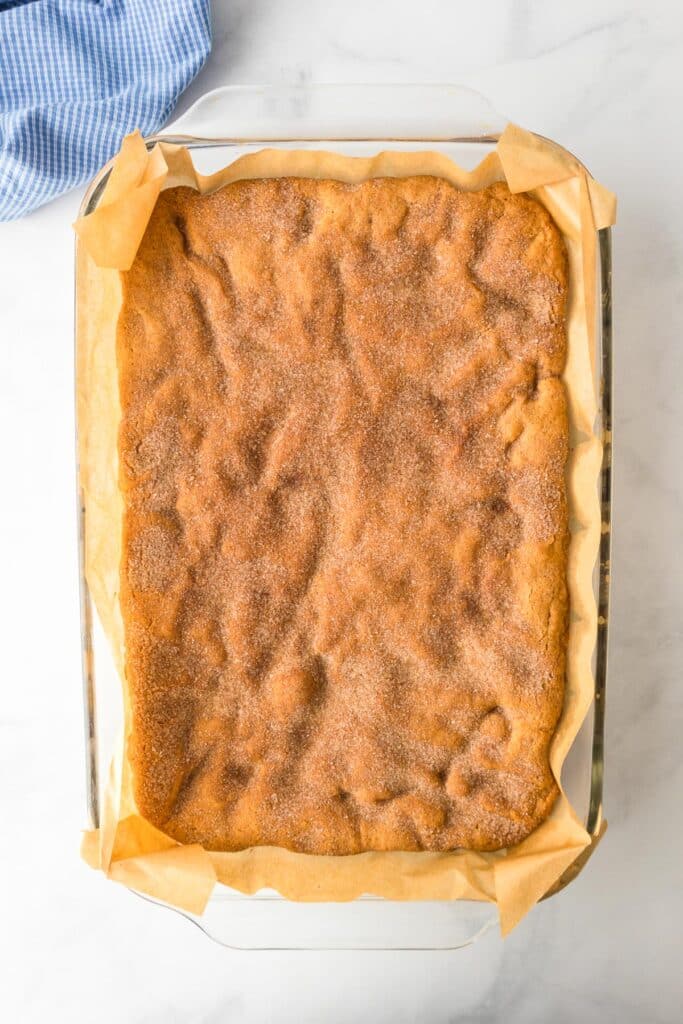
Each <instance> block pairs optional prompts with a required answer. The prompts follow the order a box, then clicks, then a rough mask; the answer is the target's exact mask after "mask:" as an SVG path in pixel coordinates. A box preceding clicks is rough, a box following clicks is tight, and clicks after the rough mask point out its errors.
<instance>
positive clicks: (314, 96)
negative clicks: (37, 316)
mask: <svg viewBox="0 0 683 1024" xmlns="http://www.w3.org/2000/svg"><path fill="white" fill-rule="evenodd" d="M505 123H506V119H505V118H503V117H501V116H500V115H499V114H497V113H496V112H495V111H493V110H492V108H491V107H490V106H489V104H488V103H487V102H486V101H485V100H484V99H483V97H481V96H479V95H478V94H477V93H473V92H471V91H470V90H466V89H463V88H460V87H458V86H452V85H420V86H413V85H399V86H386V85H381V86H376V85H372V86H371V85H367V86H366V85H315V86H313V85H306V86H303V85H302V86H294V87H288V88H281V87H273V86H262V87H259V86H229V87H226V88H223V89H217V90H215V91H214V92H211V93H208V94H207V95H205V96H204V97H202V98H201V99H200V100H199V101H198V102H197V103H196V104H195V105H194V106H193V107H192V108H191V109H190V110H189V111H188V112H187V113H186V114H184V115H183V116H182V117H181V118H180V119H179V120H178V121H176V122H175V123H174V124H172V125H170V126H169V127H168V128H167V129H166V130H165V131H164V132H162V133H160V134H159V135H155V136H153V137H151V138H149V139H147V140H146V142H147V145H148V147H152V146H153V145H154V144H155V143H157V142H159V141H164V142H171V143H180V144H182V145H184V146H187V147H188V148H189V149H190V150H192V156H193V159H194V162H195V165H196V166H197V167H198V169H199V170H200V171H201V172H202V173H204V174H208V173H210V172H212V171H215V170H217V169H219V168H221V167H224V166H225V165H227V164H229V163H231V162H232V161H233V160H235V159H237V158H238V157H240V156H242V155H244V154H246V153H250V152H254V151H256V150H259V149H262V148H263V147H264V146H268V147H274V148H290V147H294V146H295V147H296V148H299V149H301V148H309V147H310V148H317V149H331V150H334V151H336V152H340V153H343V154H345V155H349V156H366V155H369V154H373V153H376V152H377V151H379V150H387V149H398V150H408V149H416V150H417V149H425V148H428V149H430V150H436V151H437V152H441V153H443V154H445V155H447V156H449V157H450V158H451V159H452V160H454V161H455V162H456V163H458V164H460V165H461V166H464V167H467V168H472V167H474V166H476V164H478V163H479V162H480V161H481V160H482V159H483V157H484V156H485V155H486V154H487V153H488V152H490V151H491V150H492V149H493V148H494V147H495V145H496V142H497V139H498V137H499V134H500V132H501V131H502V130H503V128H504V126H505ZM110 172H111V163H110V164H107V165H106V166H105V167H104V168H102V170H101V171H100V172H99V173H98V174H97V176H96V177H95V178H94V179H93V181H92V182H91V183H90V185H89V187H88V189H87V191H86V193H85V196H84V198H83V201H82V203H81V208H80V211H79V216H83V215H85V214H88V213H90V212H92V211H93V210H94V209H95V208H96V207H97V204H98V202H99V199H100V197H101V195H102V191H103V189H104V186H105V184H106V182H107V180H108V177H109V174H110ZM598 234H599V261H598V267H597V280H596V288H597V294H598V295H600V296H601V302H600V303H598V304H597V308H598V321H599V322H598V324H597V325H596V326H597V330H596V336H597V342H598V349H597V353H596V360H595V367H596V378H597V379H596V381H595V387H596V394H597V396H598V409H599V412H598V422H597V423H596V428H595V429H596V433H597V435H598V436H599V437H601V438H602V441H603V461H602V469H601V474H600V481H599V488H600V498H601V505H602V536H601V543H600V552H599V559H598V561H597V563H596V567H595V573H594V584H595V593H596V598H597V602H598V632H597V638H596V647H595V654H594V675H595V699H594V702H593V706H592V708H591V711H590V712H589V714H588V716H587V718H586V721H585V722H584V724H583V726H582V728H581V730H580V732H579V734H578V736H577V738H576V740H575V742H574V745H573V747H572V750H571V751H570V753H569V755H568V757H567V759H566V761H565V764H564V767H563V772H562V781H563V784H564V786H565V789H566V791H567V795H568V796H569V798H570V800H571V802H572V804H573V806H574V808H575V809H576V811H577V813H578V815H579V816H580V818H581V820H582V821H583V823H584V825H585V827H586V830H587V832H588V833H589V834H590V835H591V837H592V838H593V843H592V844H591V846H589V847H588V848H587V850H586V851H584V853H583V854H581V856H580V857H579V858H578V860H577V861H576V862H575V863H574V864H572V865H571V867H570V868H569V869H568V870H567V871H566V872H565V873H564V875H563V876H562V877H561V878H560V879H559V880H558V882H557V883H556V884H555V885H554V886H553V888H552V889H551V890H550V892H549V893H547V894H546V897H547V896H551V895H554V894H555V893H556V892H558V891H560V890H561V889H562V888H564V887H565V886H566V885H567V884H568V883H569V882H570V881H571V880H572V879H573V878H574V877H575V876H576V875H577V874H578V873H579V871H580V870H581V867H582V866H583V863H585V861H586V860H587V859H588V857H589V856H590V853H591V852H592V850H593V848H594V844H595V842H596V841H597V839H598V838H599V837H600V835H601V832H602V829H603V827H604V825H603V817H602V791H603V768H604V726H605V717H604V716H605V688H606V679H607V636H608V620H609V558H610V529H611V426H612V424H611V381H612V320H611V236H610V230H609V228H607V229H603V230H601V231H600V232H599V233H598ZM77 294H78V290H77ZM76 345H78V337H76ZM76 365H77V366H78V360H76ZM77 429H78V426H77ZM78 507H79V527H78V535H79V553H80V589H81V623H82V630H81V633H82V666H83V691H84V706H85V738H86V746H85V752H86V795H87V809H88V827H89V828H91V829H93V828H97V827H98V826H99V823H100V807H101V800H102V792H103V787H104V785H105V782H106V779H107V774H108V770H109V763H110V760H111V756H112V752H113V750H114V743H115V739H116V736H117V734H118V733H119V732H120V730H121V727H122V720H123V719H122V700H121V685H120V681H119V679H118V676H117V673H116V670H115V667H114V664H113V659H112V656H111V653H110V651H109V647H108V644H107V641H106V639H105V637H104V634H103V631H102V627H101V625H100V623H99V621H98V617H97V613H96V610H95V609H94V606H93V604H92V601H91V597H90V593H89V589H88V584H87V581H86V578H85V571H84V564H85V563H84V536H85V532H84V525H85V507H84V502H83V496H82V494H80V493H79V503H78ZM138 895H141V894H138ZM144 898H145V899H149V898H148V897H144ZM544 898H545V897H544ZM149 902H152V903H154V902H157V901H154V900H149ZM159 905H160V906H167V904H161V903H160V904H159ZM169 909H173V910H176V911H177V912H178V913H182V914H183V915H184V916H185V917H187V918H188V919H189V920H191V921H193V922H194V923H196V924H197V925H198V926H199V927H200V928H201V929H202V930H203V931H204V932H205V933H206V934H207V935H208V936H209V937H210V938H212V939H214V940H215V941H217V942H219V943H221V944H222V945H225V946H229V947H234V948H241V949H264V950H265V949H451V948H452V949H455V948H459V947H462V946H465V945H468V944H470V943H472V942H474V941H475V940H476V939H477V938H478V937H479V936H480V935H482V934H483V933H484V932H485V931H487V930H488V929H489V928H490V927H491V926H492V925H493V924H494V923H495V921H496V920H497V910H496V908H495V905H493V904H489V903H481V902H476V901H472V900H458V901H410V902H403V901H392V900H384V899H380V898H377V897H373V896H362V897H360V898H359V899H357V900H354V901H353V902H350V903H294V902H291V901H288V900H286V899H284V898H283V897H281V896H280V895H279V894H278V893H276V892H273V891H266V890H264V891H261V892H259V893H257V894H255V895H253V896H247V895H244V894H242V893H240V892H236V891H234V890H230V889H228V888H227V887H226V886H223V885H217V886H216V888H215V890H214V892H213V894H212V896H211V899H210V901H209V904H208V906H207V908H206V910H205V912H204V914H203V915H202V916H201V917H197V916H194V915H191V914H188V913H185V912H184V911H180V910H177V908H175V907H170V908H169Z"/></svg>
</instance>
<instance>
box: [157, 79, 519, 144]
mask: <svg viewBox="0 0 683 1024" xmlns="http://www.w3.org/2000/svg"><path fill="white" fill-rule="evenodd" d="M506 123H507V119H506V118H505V117H503V116H502V115H501V114H499V113H498V112H497V111H496V110H494V108H493V107H492V106H491V104H490V103H489V102H488V100H487V99H485V98H484V97H483V96H482V95H480V93H478V92H475V91H474V90H472V89H467V88H465V87H464V86H459V85H409V84H405V85H404V84H400V85H360V84H345V85H322V84H313V85H303V84H301V85H283V86H279V85H228V86H223V87H222V88H220V89H214V90H212V91H211V92H207V93H206V94H205V95H204V96H201V97H200V98H199V99H198V100H197V102H196V103H195V104H194V105H193V106H191V107H190V109H189V110H187V111H186V112H185V113H184V114H182V115H181V116H180V117H179V118H178V119H177V120H176V121H174V122H172V123H171V124H169V125H167V126H166V128H165V129H164V130H163V132H162V136H164V137H173V138H174V139H175V138H177V137H179V136H193V137H195V138H202V139H206V140H216V141H218V140H221V141H223V140H226V141H227V140H232V141H235V140H239V141H244V142H249V141H262V140H266V141H268V140H273V141H275V140H277V141H286V140H288V139H292V140H297V141H301V140H306V139H309V140H311V141H312V140H316V139H325V140H351V139H354V140H356V139H357V140H362V139H392V140H397V141H404V140H405V141H410V140H415V141H417V140H424V139H425V126H426V125H428V129H427V131H428V137H429V139H431V140H435V141H436V140H438V141H446V140H449V141H463V140H467V141H472V140H473V139H481V140H482V141H495V139H497V138H498V136H499V134H500V133H501V132H502V130H503V128H504V127H505V124H506Z"/></svg>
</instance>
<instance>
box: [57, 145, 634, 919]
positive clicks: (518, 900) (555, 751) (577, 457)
mask: <svg viewBox="0 0 683 1024" xmlns="http://www.w3.org/2000/svg"><path fill="white" fill-rule="evenodd" d="M413 174H431V175H437V176H441V177H443V178H446V179H447V180H449V181H451V182H453V183H454V184H455V185H457V186H459V187H460V188H465V189H470V190H474V189H479V188H483V187H485V186H487V185H489V184H491V183H492V182H494V181H499V180H506V181H507V183H508V185H509V187H510V189H511V191H513V192H529V193H531V195H533V196H535V198H536V199H538V200H539V201H540V202H541V203H543V205H544V206H546V207H547V209H548V210H549V211H550V213H551V214H552V216H553V217H554V219H555V221H556V222H557V224H558V226H559V227H560V229H561V230H562V232H563V235H564V238H565V241H566V245H567V251H568V254H569V267H570V294H569V307H568V329H567V333H568V358H567V366H566V369H565V373H564V381H565V385H566V388H567V395H568V401H569V414H570V430H571V438H570V440H571V452H570V458H569V463H568V466H567V487H568V497H569V509H570V516H571V527H572V535H571V542H570V547H569V564H568V584H569V593H570V603H571V621H570V627H569V644H568V659H567V686H566V696H565V704H564V709H563V713H562V717H561V719H560V722H559V725H558V728H557V731H556V733H555V736H554V738H553V741H552V745H551V750H550V761H551V766H552V770H553V772H554V774H555V777H556V779H557V781H558V783H559V782H560V773H561V768H562V764H563V762H564V759H565V757H566V755H567V752H568V751H569V748H570V746H571V744H572V742H573V740H574V738H575V736H576V734H577V732H578V730H579V727H580V725H581V723H582V721H583V719H584V717H585V715H586V712H587V711H588V708H589V707H590V704H591V701H592V699H593V694H594V680H593V674H592V670H591V656H592V651H593V647H594V643H595V637H596V624H597V612H596V604H595V598H594V593H593V584H592V574H593V568H594V565H595V560H596V557H597V552H598V544H599V537H600V528H601V521H600V507H599V502H598V493H597V480H598V475H599V471H600V463H601V455H602V446H601V443H600V440H599V438H598V437H596V435H595V433H594V429H593V427H594V423H595V418H596V411H597V409H596V396H595V384H594V380H595V324H596V294H595V292H596V287H595V281H596V241H597V240H596V230H597V229H598V228H602V227H606V226H607V225H609V224H612V223H614V219H615V209H616V202H615V199H614V196H613V195H612V194H611V193H609V192H607V191H606V190H605V189H604V188H603V187H602V186H601V185H599V184H598V183H597V182H596V181H594V180H593V179H592V178H591V177H590V176H589V175H588V174H587V172H586V171H585V170H584V169H583V167H582V166H581V165H580V164H579V163H578V161H577V160H576V159H575V158H574V157H572V156H571V155H570V154H569V153H567V152H566V151H565V150H563V149H561V148H560V147H559V146H557V145H555V144H554V143H550V142H547V141H545V140H542V139H540V138H538V137H537V136H535V135H532V134H530V133H528V132H526V131H523V130H522V129H520V128H518V127H516V126H514V125H509V126H508V127H507V129H506V130H505V132H504V133H503V135H502V136H501V138H500V140H499V143H498V146H497V148H496V150H495V151H494V152H492V153H490V154H489V155H488V156H487V157H486V158H485V159H484V160H483V161H482V163H481V164H479V166H478V167H477V168H475V170H473V171H471V172H470V171H465V170H463V169H462V168H460V167H457V166H456V165H455V164H454V163H453V162H452V161H451V160H450V159H448V158H447V157H446V156H443V155H441V154H438V153H432V152H423V153H407V152H406V153H394V152H385V153H379V154H378V155H377V156H375V157H373V158H367V159H366V158H358V157H345V156H340V155H338V154H335V153H328V152H311V151H293V150H289V151H288V150H268V149H267V150H262V151H260V152H258V153H255V154H253V155H247V156H244V157H242V158H240V159H239V160H236V161H235V162H234V163H233V164H231V165H230V166H229V167H226V168H225V169H223V170H222V171H219V172H217V173H216V174H213V175H210V176H208V177H204V176H202V175H201V174H199V173H198V172H196V171H195V169H194V166H193V164H192V159H191V156H190V154H189V152H188V151H187V150H186V149H184V148H182V147H175V146H168V145H166V144H161V145H158V146H156V147H155V148H154V149H153V150H152V151H151V152H149V151H148V150H147V148H146V147H145V145H144V143H143V141H142V138H141V137H140V136H139V135H137V134H136V135H131V136H128V137H127V138H126V139H125V140H124V143H123V145H122V148H121V151H120V153H119V155H118V157H117V158H116V160H115V163H114V166H113V170H112V173H111V175H110V178H109V181H108V183H107V186H106V189H105V191H104V193H103V195H102V198H101V200H100V203H99V205H98V207H97V209H96V210H95V211H94V212H93V213H91V214H90V215H89V216H87V217H84V218H82V219H81V220H79V221H78V222H77V223H76V225H75V229H76V231H77V233H78V236H79V239H80V244H79V246H78V250H79V252H78V261H79V264H78V282H79V294H78V324H77V329H78V354H77V360H78V365H77V371H78V372H77V381H78V383H77V406H78V408H77V411H78V423H79V456H80V484H81V487H82V492H83V496H84V502H85V509H86V519H85V545H86V548H85V554H86V577H87V581H88V585H89V588H90V591H91V593H92V596H93V598H94V601H95V605H96V607H97V610H98V612H99V615H100V618H101V621H102V625H103V627H104V631H105V633H106V635H107V637H108V639H109V642H110V644H111V646H112V650H113V653H114V658H115V661H116V664H117V667H118V670H119V673H120V676H121V679H122V680H123V691H124V708H125V720H126V734H127V732H128V726H129V712H128V701H127V693H126V685H125V674H124V667H123V666H124V634H123V623H122V620H121V612H120V607H119V601H118V583H119V578H118V577H119V564H120V558H121V522H122V511H123V507H122V500H121V495H120V492H119V488H118V457H117V435H118V428H119V422H120V416H121V410H120V405H119V394H118V378H117V367H116V350H115V336H116V322H117V317H118V312H119V309H120V305H121V288H120V277H119V271H120V270H126V269H128V268H129V267H130V265H131V264H132V262H133V259H134V258H135V253H136V251H137V248H138V246H139V244H140V241H141V239H142V236H143V234H144V231H145V228H146V225H147V222H148V220H149V218H150V216H151V213H152V210H153V208H154V204H155V202H156V199H157V196H158V194H159V192H160V191H161V189H163V188H170V187H172V186H174V185H189V186H192V187H194V188H197V189H198V190H199V191H200V192H211V191H213V190H215V189H217V188H219V187H220V186H221V185H224V184H227V183H228V182H231V181H235V180H237V179H240V178H265V177H277V176H282V175H294V176H299V177H312V178H335V179H338V180H341V181H346V182H359V181H362V180H364V179H366V178H371V177H381V176H394V177H402V176H407V175H413ZM590 842H591V837H590V836H589V835H588V833H587V832H586V831H585V829H584V827H583V826H582V824H581V822H580V821H579V819H578V817H577V816H576V814H575V812H574V810H573V809H572V807H571V805H570V803H569V800H568V799H567V797H566V795H565V794H564V791H562V790H561V792H560V797H559V798H558V800H557V803H556V804H555V806H554V808H553V810H552V812H551V814H550V816H549V818H548V819H547V820H546V821H545V822H544V823H543V824H541V825H540V826H539V827H538V828H537V829H536V830H535V831H534V832H533V833H532V834H531V835H530V836H529V837H528V838H527V839H525V840H524V841H523V842H522V843H519V844H518V845H517V846H515V847H512V848H510V849H509V850H506V851H501V852H498V853H484V854H481V853H474V852H470V851H456V852H454V853H445V854H431V853H384V852H383V853H366V854H358V855H353V856H346V857H324V856H312V855H308V854H299V853H291V852H289V851H287V850H283V849H279V848H275V847H258V848H253V849H248V850H244V851H242V852H239V853H213V852H209V851H206V850H204V849H203V847H201V846H199V845H197V844H193V845H181V844H178V843H176V842H174V841H173V840H172V839H169V838H168V837H167V836H165V835H164V834H163V833H161V832H159V831H158V830H157V829H156V828H154V827H153V826H152V825H150V824H149V823H148V822H147V821H145V820H144V819H143V818H142V817H141V816H140V815H139V814H138V813H137V810H136V807H135V802H134V799H133V795H132V786H131V770H130V765H129V763H128V761H127V758H126V753H125V738H124V739H123V740H122V742H121V744H120V746H119V749H118V751H117V752H116V754H115V756H114V758H113V762H112V768H111V774H110V778H109V782H108V785H107V787H106V793H105V799H104V805H103V815H102V824H101V827H100V829H99V830H97V831H93V832H87V833H86V834H85V835H84V839H83V847H82V853H83V856H84V858H85V860H86V861H87V862H88V863H89V864H90V865H91V866H92V867H96V868H100V869H101V870H102V871H104V872H105V873H106V874H107V875H108V877H110V878H113V879H115V880H116V881H118V882H122V883H123V884H125V885H128V886H130V887H132V888H134V889H137V890H139V891H141V892H144V893H146V894H148V895H150V896H153V897H156V898H157V899H161V900H164V901H165V902H167V903H171V904H174V905H176V906H178V907H181V908H183V909H185V910H189V911H191V912H194V913H201V912H202V910H203V909H204V907H205V905H206V901H207V900H208V898H209V896H210V894H211V890H212V888H213V886H214V883H215V882H216V881H217V880H218V881H220V882H223V883H225V884H226V885H229V886H232V887H233V888H235V889H239V890H241V891H242V892H245V893H253V892H256V891H257V890H258V889H261V888H265V887H270V888H274V889H277V890H278V891H279V892H280V893H281V894H282V895H283V896H286V897H288V898H289V899H293V900H351V899H354V898H355V897H357V896H359V895H361V894H363V893H372V894H375V895H379V896H383V897H385V898H387V899H432V900H441V899H459V898H467V899H477V900H488V901H494V902H496V903H497V905H498V909H499V914H500V923H501V929H502V931H503V934H506V933H508V932H509V931H510V930H511V929H512V928H513V927H514V926H515V925H516V924H517V923H518V922H519V921H520V920H521V918H522V917H523V916H524V915H525V914H526V913H527V912H528V910H529V909H530V908H531V907H532V906H533V905H534V903H536V902H537V901H538V900H539V899H540V898H541V897H542V896H543V895H544V894H545V893H546V892H547V891H548V890H549V889H550V888H551V887H552V886H553V884H554V883H556V882H557V880H558V879H559V877H560V876H561V875H562V873H563V872H564V871H565V869H567V868H568V867H569V865H571V864H572V863H573V862H574V861H575V860H576V859H577V857H578V856H579V855H580V854H581V852H582V851H584V850H586V847H587V846H588V845H589V844H590Z"/></svg>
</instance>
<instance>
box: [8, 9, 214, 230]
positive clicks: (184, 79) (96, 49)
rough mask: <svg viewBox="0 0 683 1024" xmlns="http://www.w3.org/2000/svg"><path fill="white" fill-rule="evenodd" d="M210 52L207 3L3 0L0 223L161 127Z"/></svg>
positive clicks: (38, 203) (83, 178)
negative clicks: (128, 140)
mask: <svg viewBox="0 0 683 1024" xmlns="http://www.w3.org/2000/svg"><path fill="white" fill-rule="evenodd" d="M210 49H211V18H210V9H209V0H28V2H23V3H22V2H17V0H10V2H3V0H0V220H14V219H16V218H17V217H21V216H23V215H24V214H25V213H27V212H28V211H29V210H33V209H35V208H36V207H37V206H41V205H42V204H43V203H46V202H48V200H50V199H53V198H54V197H55V196H58V195H60V194H61V193H62V192H65V191H66V190H67V189H69V188H72V187H73V186H74V185H78V184H81V183H82V182H84V181H87V180H88V179H89V178H91V177H92V176H93V174H94V173H95V171H97V169H98V168H99V167H101V166H102V165H103V164H104V163H106V162H107V160H108V159H109V158H110V157H111V156H112V154H113V153H115V152H116V151H117V150H118V148H119V146H120V144H121V140H122V138H123V136H124V135H126V134H127V133H128V132H130V131H133V129H135V128H139V129H140V131H141V132H142V134H143V135H150V134H153V133H154V132H155V131H157V130H158V129H159V128H160V127H161V126H162V125H163V123H164V122H165V121H166V119H167V118H168V116H169V115H170V113H171V111H172V110H173V108H174V106H175V104H176V102H177V100H178V97H179V96H180V94H181V93H182V91H183V90H184V89H186V88H187V86H188V85H189V84H190V82H191V81H192V79H193V78H194V77H195V75H196V74H197V72H198V71H199V69H200V68H201V67H202V65H203V63H204V61H205V60H206V57H207V55H208V53H209V50H210Z"/></svg>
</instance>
